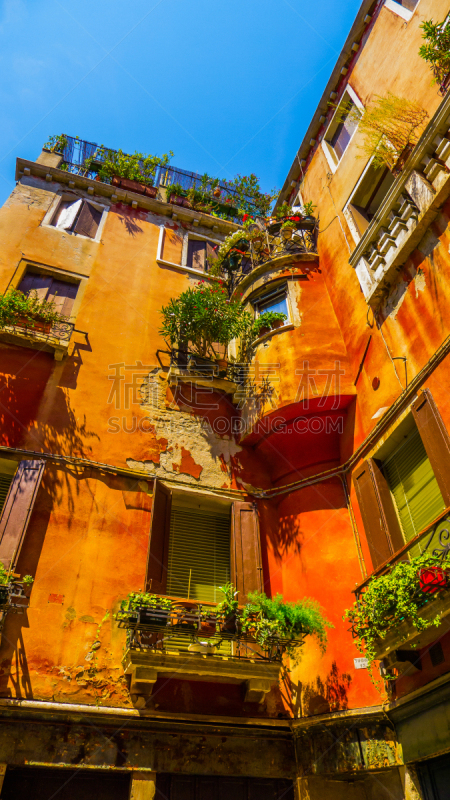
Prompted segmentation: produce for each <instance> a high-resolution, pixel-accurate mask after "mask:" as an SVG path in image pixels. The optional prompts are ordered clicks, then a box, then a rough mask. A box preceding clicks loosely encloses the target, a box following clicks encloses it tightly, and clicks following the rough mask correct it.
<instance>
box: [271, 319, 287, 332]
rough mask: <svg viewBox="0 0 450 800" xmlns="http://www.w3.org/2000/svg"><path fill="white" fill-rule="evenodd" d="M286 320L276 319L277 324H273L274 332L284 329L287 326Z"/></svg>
mask: <svg viewBox="0 0 450 800" xmlns="http://www.w3.org/2000/svg"><path fill="white" fill-rule="evenodd" d="M285 322H286V320H284V319H276V320H275V322H272V330H273V331H274V330H276V328H282V327H283V325H284V324H285Z"/></svg>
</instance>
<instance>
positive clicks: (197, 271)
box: [156, 258, 216, 281]
mask: <svg viewBox="0 0 450 800" xmlns="http://www.w3.org/2000/svg"><path fill="white" fill-rule="evenodd" d="M156 263H157V264H159V266H160V267H172V269H177V270H178V271H179V272H188V273H189V274H191V275H199V276H200V277H201V278H205V279H206V280H208V281H214V280H216V278H214V277H213V276H212V275H208V273H207V272H203V270H201V269H194V268H193V267H187V266H183V264H174V263H173V262H172V261H164V260H163V259H162V258H157V259H156Z"/></svg>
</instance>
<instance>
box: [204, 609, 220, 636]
mask: <svg viewBox="0 0 450 800" xmlns="http://www.w3.org/2000/svg"><path fill="white" fill-rule="evenodd" d="M216 627H217V620H216V617H215V615H214V614H211V616H210V617H203V619H202V621H201V622H200V632H201V634H202V636H214V634H215V633H216Z"/></svg>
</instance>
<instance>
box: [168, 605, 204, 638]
mask: <svg viewBox="0 0 450 800" xmlns="http://www.w3.org/2000/svg"><path fill="white" fill-rule="evenodd" d="M197 614H198V603H195V602H190V601H188V600H183V601H182V602H179V603H172V609H171V621H172V628H173V630H176V631H180V632H182V633H194V632H195V631H197V630H198V629H199V622H198V621H197V619H196V617H197Z"/></svg>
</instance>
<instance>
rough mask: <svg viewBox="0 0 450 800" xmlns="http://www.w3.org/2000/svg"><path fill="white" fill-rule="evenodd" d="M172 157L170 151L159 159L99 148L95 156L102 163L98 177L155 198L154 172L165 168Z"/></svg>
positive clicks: (141, 154) (142, 154)
mask: <svg viewBox="0 0 450 800" xmlns="http://www.w3.org/2000/svg"><path fill="white" fill-rule="evenodd" d="M172 156H173V153H172V151H170V152H169V153H165V154H164V155H163V156H160V157H159V156H151V155H145V154H144V153H137V152H136V153H134V155H127V154H126V153H124V152H123V151H122V150H117V151H114V150H105V148H100V150H99V152H98V155H97V157H98V158H99V159H100V160H101V161H102V164H101V168H100V170H99V176H100V178H101V180H104V181H108V182H111V184H112V185H113V186H120V187H121V188H122V189H127V190H129V191H132V192H137V193H138V194H146V195H147V196H149V197H156V194H157V191H158V189H157V187H156V186H154V185H153V184H154V182H155V176H156V170H157V168H158V167H165V166H167V164H168V163H169V161H170V159H171V157H172Z"/></svg>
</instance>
